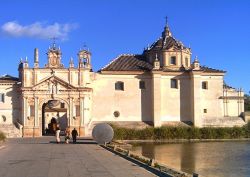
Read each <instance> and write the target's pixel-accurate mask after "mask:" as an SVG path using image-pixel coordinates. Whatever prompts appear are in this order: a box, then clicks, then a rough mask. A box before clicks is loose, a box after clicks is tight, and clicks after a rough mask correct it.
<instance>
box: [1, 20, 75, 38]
mask: <svg viewBox="0 0 250 177" xmlns="http://www.w3.org/2000/svg"><path fill="white" fill-rule="evenodd" d="M77 27H78V25H77V24H71V23H65V24H60V23H54V24H51V25H48V24H46V23H41V22H35V23H33V24H30V25H26V26H25V25H21V24H19V23H18V22H16V21H10V22H7V23H5V24H3V25H2V26H1V30H2V32H4V33H5V34H7V35H9V36H14V37H31V38H39V39H49V38H52V37H56V38H59V39H61V40H66V39H67V38H68V34H69V32H70V31H72V30H74V29H76V28H77Z"/></svg>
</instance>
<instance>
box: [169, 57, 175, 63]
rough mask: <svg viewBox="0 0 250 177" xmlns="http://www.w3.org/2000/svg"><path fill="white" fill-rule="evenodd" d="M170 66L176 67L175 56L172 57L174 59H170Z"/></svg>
mask: <svg viewBox="0 0 250 177" xmlns="http://www.w3.org/2000/svg"><path fill="white" fill-rule="evenodd" d="M170 64H171V65H176V57H175V56H172V57H171V58H170Z"/></svg>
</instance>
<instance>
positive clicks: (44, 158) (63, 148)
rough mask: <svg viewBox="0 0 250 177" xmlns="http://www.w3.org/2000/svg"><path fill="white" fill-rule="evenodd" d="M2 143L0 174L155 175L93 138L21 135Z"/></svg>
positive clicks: (31, 176) (4, 176)
mask: <svg viewBox="0 0 250 177" xmlns="http://www.w3.org/2000/svg"><path fill="white" fill-rule="evenodd" d="M3 145H4V147H3ZM3 145H2V148H0V177H111V176H112V177H114V176H115V177H130V176H136V177H151V176H155V175H153V174H152V173H150V172H148V171H146V170H145V169H144V168H141V167H139V166H138V165H135V164H133V163H132V162H129V161H127V160H125V159H123V158H121V157H120V156H117V155H115V154H113V153H111V152H109V151H107V150H105V149H103V148H102V147H100V146H98V145H97V144H95V143H94V142H93V141H92V140H86V139H85V140H83V139H82V140H79V141H78V144H56V143H55V139H54V137H40V138H20V139H9V140H8V141H7V142H6V143H4V144H3ZM0 146H1V145H0Z"/></svg>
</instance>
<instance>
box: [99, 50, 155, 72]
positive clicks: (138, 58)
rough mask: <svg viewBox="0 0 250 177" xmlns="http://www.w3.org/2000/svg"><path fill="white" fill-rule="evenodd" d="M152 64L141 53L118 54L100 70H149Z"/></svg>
mask: <svg viewBox="0 0 250 177" xmlns="http://www.w3.org/2000/svg"><path fill="white" fill-rule="evenodd" d="M152 68H153V66H152V65H151V64H150V63H148V62H146V61H144V58H143V56H142V55H126V54H124V55H120V56H118V57H117V58H115V59H114V60H113V61H112V62H111V63H109V64H108V65H107V66H105V67H104V68H102V69H101V71H150V70H152Z"/></svg>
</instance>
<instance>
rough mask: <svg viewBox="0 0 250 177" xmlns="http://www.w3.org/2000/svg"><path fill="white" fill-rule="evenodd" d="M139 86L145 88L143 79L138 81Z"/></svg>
mask: <svg viewBox="0 0 250 177" xmlns="http://www.w3.org/2000/svg"><path fill="white" fill-rule="evenodd" d="M139 88H140V89H146V86H145V82H144V81H140V82H139Z"/></svg>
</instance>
